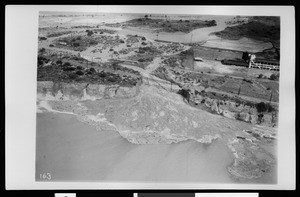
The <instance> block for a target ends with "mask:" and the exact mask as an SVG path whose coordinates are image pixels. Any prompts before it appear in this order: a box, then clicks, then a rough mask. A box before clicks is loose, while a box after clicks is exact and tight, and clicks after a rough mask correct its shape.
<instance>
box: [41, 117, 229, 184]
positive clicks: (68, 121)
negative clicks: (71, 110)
mask: <svg viewBox="0 0 300 197" xmlns="http://www.w3.org/2000/svg"><path fill="white" fill-rule="evenodd" d="M36 134H37V136H36V139H37V146H36V180H37V181H41V180H40V174H42V173H50V174H51V180H52V181H98V182H101V181H104V182H116V181H118V182H119V181H121V182H135V181H139V182H164V183H165V182H200V183H201V182H202V183H210V182H211V183H233V180H232V179H231V178H230V175H229V173H228V172H227V166H228V165H230V164H231V162H232V161H233V156H232V154H231V152H230V150H228V148H227V147H226V146H225V145H224V144H223V143H222V142H219V141H215V142H214V143H212V144H210V145H205V144H201V143H199V142H196V141H192V140H188V141H185V142H180V143H177V144H169V145H167V144H160V145H136V144H131V143H129V142H128V141H127V140H126V139H124V138H122V137H121V136H120V135H119V134H118V133H117V132H112V131H97V130H96V129H94V128H93V127H91V126H89V125H87V124H85V123H82V122H80V121H78V120H77V119H76V117H75V116H74V115H70V114H62V113H52V112H45V113H37V132H36Z"/></svg>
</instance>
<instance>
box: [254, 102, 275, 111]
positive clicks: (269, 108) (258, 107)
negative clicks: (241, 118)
mask: <svg viewBox="0 0 300 197" xmlns="http://www.w3.org/2000/svg"><path fill="white" fill-rule="evenodd" d="M256 110H257V112H258V113H262V112H272V111H274V108H273V107H272V105H271V104H269V103H264V102H260V103H257V104H256Z"/></svg>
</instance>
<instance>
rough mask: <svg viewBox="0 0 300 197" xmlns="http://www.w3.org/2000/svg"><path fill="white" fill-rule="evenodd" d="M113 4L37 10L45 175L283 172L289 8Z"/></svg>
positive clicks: (122, 177) (207, 178)
mask: <svg viewBox="0 0 300 197" xmlns="http://www.w3.org/2000/svg"><path fill="white" fill-rule="evenodd" d="M170 9H171V8H170ZM104 11H105V10H99V11H98V12H81V11H78V12H69V11H66V12H62V11H55V10H54V11H40V12H39V15H38V38H37V40H36V42H38V48H37V49H36V50H37V57H36V62H37V64H36V69H37V76H36V77H37V78H36V81H37V87H36V92H37V96H36V153H35V181H36V182H45V181H47V182H64V181H67V182H78V181H82V182H106V183H109V182H118V183H128V182H131V183H132V182H139V183H183V182H184V183H208V184H210V183H215V184H277V165H278V159H277V140H278V119H279V94H280V92H279V79H280V67H281V65H280V40H281V38H280V30H281V26H280V24H281V23H280V21H281V18H280V16H268V15H266V16H261V15H258V16H253V15H252V16H248V15H215V14H212V15H203V14H201V12H199V14H166V13H150V12H149V13H148V12H145V13H139V12H137V13H122V12H120V13H113V12H111V13H108V12H104Z"/></svg>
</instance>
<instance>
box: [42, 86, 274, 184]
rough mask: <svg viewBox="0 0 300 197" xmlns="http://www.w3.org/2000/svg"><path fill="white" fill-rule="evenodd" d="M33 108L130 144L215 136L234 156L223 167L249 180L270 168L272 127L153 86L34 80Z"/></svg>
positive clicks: (203, 139) (202, 140)
mask: <svg viewBox="0 0 300 197" xmlns="http://www.w3.org/2000/svg"><path fill="white" fill-rule="evenodd" d="M37 97H38V99H37V102H38V103H37V104H38V109H39V110H41V111H43V110H48V111H54V112H62V113H71V114H74V115H76V116H77V118H78V120H80V121H83V122H85V123H87V124H90V125H91V126H94V127H95V128H96V129H97V130H99V131H101V130H111V131H116V132H118V133H119V134H120V135H121V136H122V137H124V138H126V139H127V140H128V141H129V142H131V143H135V144H158V143H166V144H170V143H177V142H180V141H184V140H196V141H198V142H200V143H207V144H209V143H213V141H214V140H220V141H222V142H223V143H225V144H226V145H227V147H228V148H229V149H230V150H231V152H232V153H233V155H234V158H235V159H234V161H233V163H232V165H231V166H229V167H228V172H229V173H230V174H231V175H232V177H233V178H234V179H237V180H242V181H249V180H255V179H258V178H260V177H262V176H264V175H265V174H267V173H270V172H271V171H274V168H275V167H276V158H275V156H274V153H273V152H272V151H271V152H270V151H268V150H269V149H272V150H273V149H275V145H276V130H275V129H273V128H270V127H263V126H256V125H253V124H250V123H246V122H242V121H238V120H235V119H230V118H226V117H223V116H220V115H216V114H211V113H209V112H207V111H204V110H201V109H196V108H194V107H191V106H189V105H188V104H187V103H186V102H185V101H184V99H183V97H182V96H181V95H179V94H176V93H172V92H169V91H166V90H164V89H158V88H157V87H154V86H145V85H136V86H132V87H123V86H119V85H101V84H88V83H62V82H56V83H55V82H50V81H47V82H46V81H39V82H38V88H37Z"/></svg>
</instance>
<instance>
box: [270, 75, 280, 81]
mask: <svg viewBox="0 0 300 197" xmlns="http://www.w3.org/2000/svg"><path fill="white" fill-rule="evenodd" d="M269 79H270V80H273V81H278V80H279V73H278V74H272V75H271V76H270V77H269Z"/></svg>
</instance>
